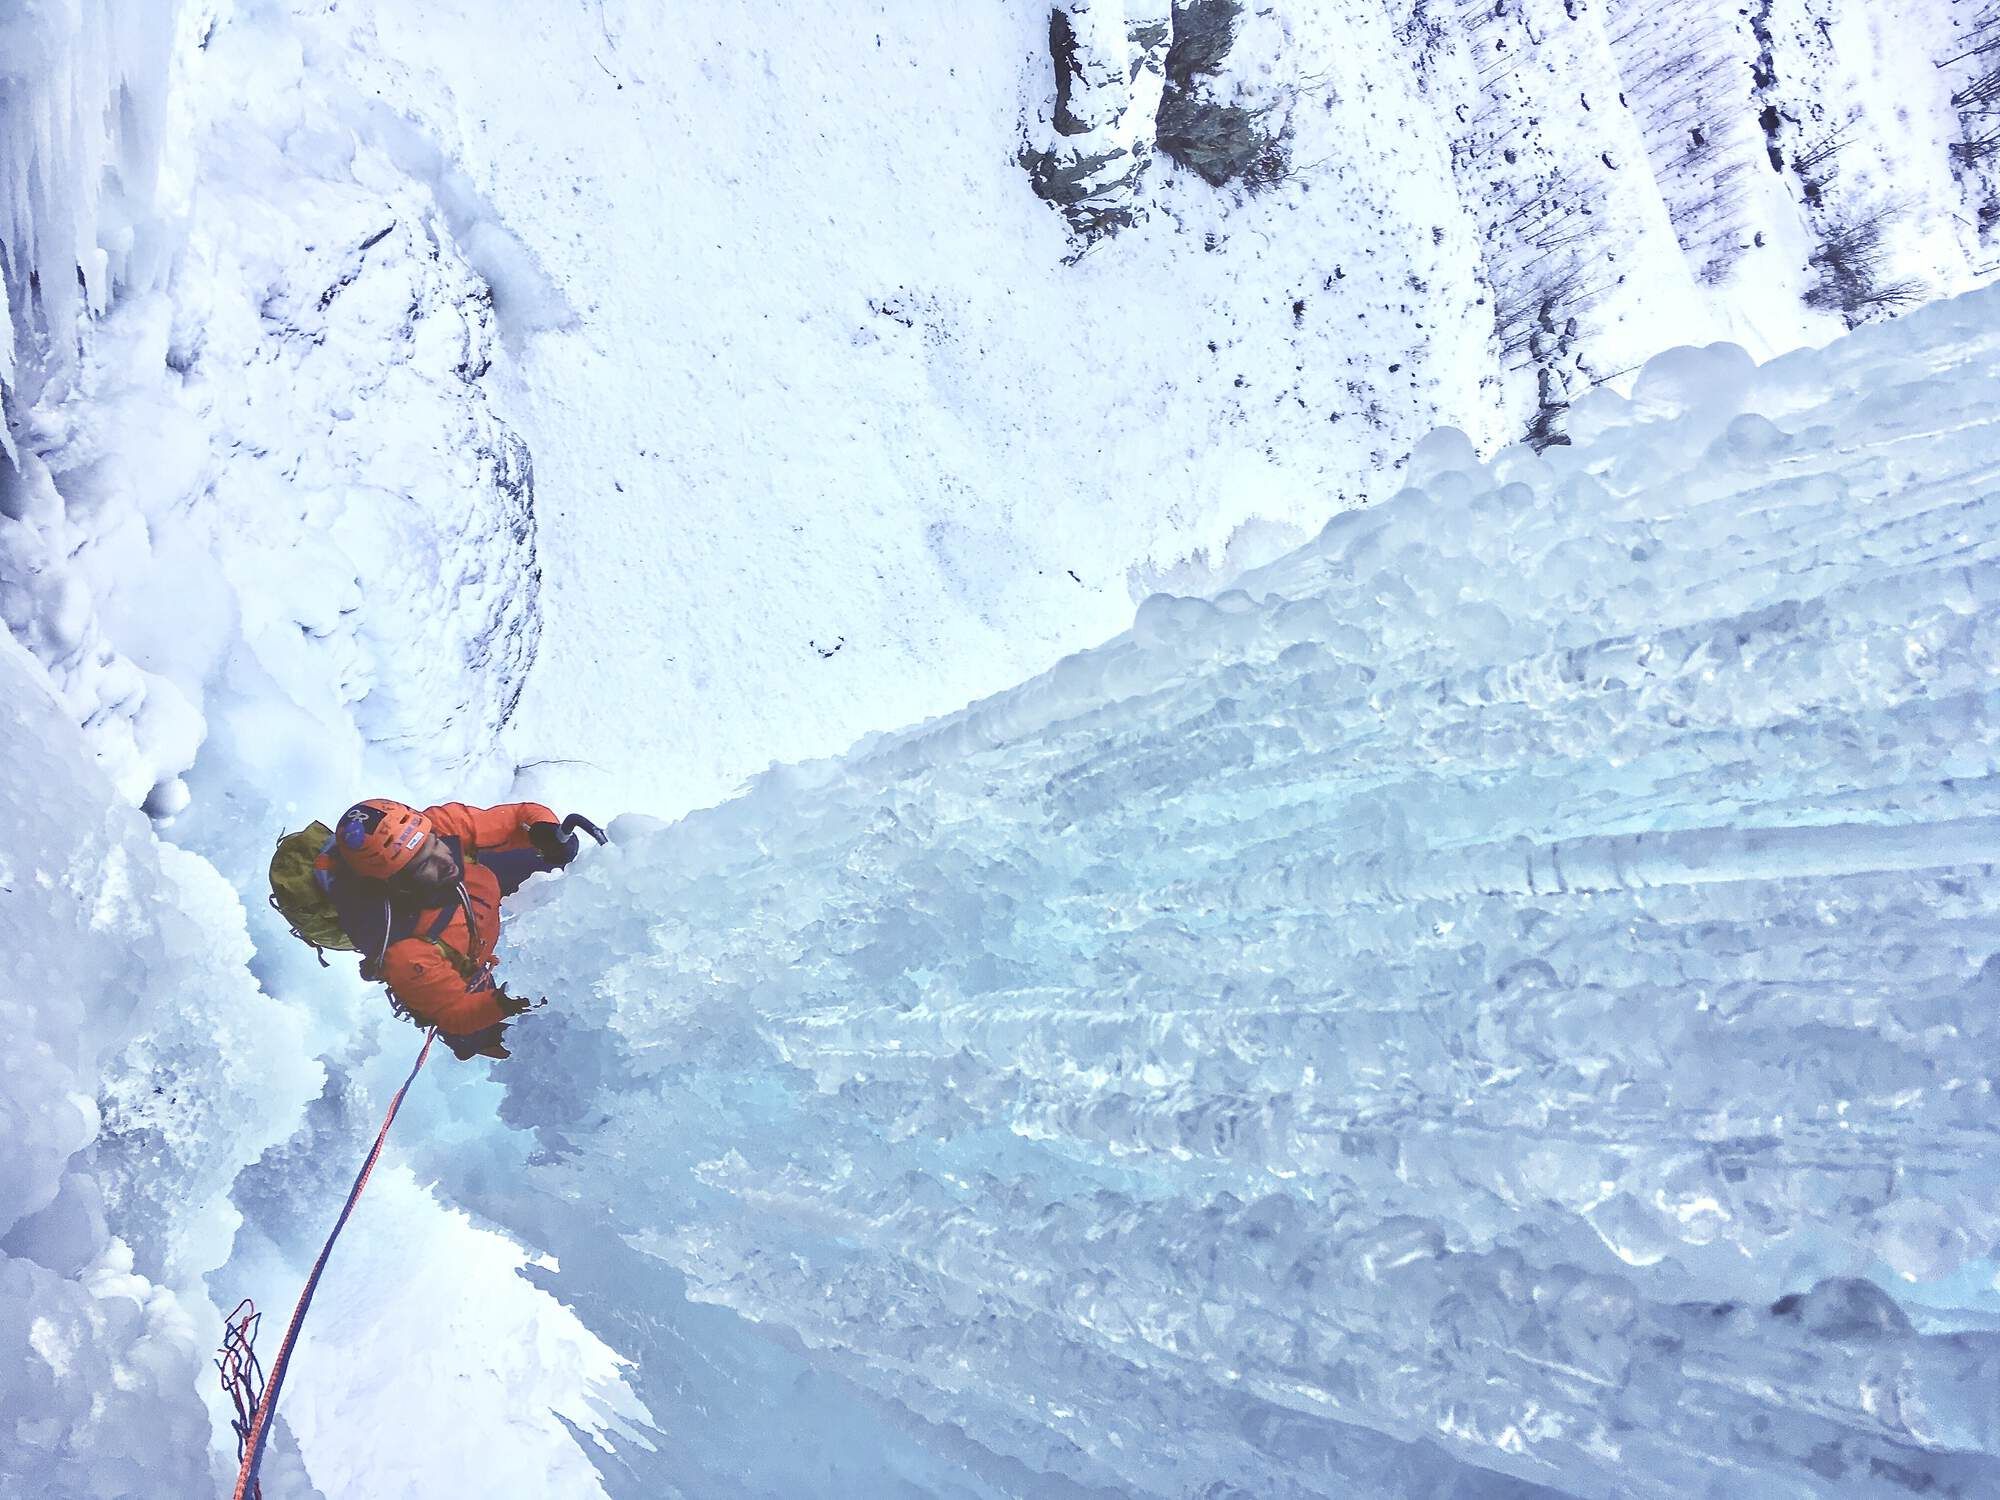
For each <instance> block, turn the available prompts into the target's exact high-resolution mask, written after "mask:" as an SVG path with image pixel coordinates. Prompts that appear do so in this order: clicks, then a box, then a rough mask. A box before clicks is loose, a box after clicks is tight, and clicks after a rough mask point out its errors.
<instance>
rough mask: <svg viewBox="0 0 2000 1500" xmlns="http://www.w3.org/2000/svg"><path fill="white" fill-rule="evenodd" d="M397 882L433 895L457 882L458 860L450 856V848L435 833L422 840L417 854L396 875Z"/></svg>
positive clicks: (424, 893)
mask: <svg viewBox="0 0 2000 1500" xmlns="http://www.w3.org/2000/svg"><path fill="white" fill-rule="evenodd" d="M396 881H397V884H399V885H402V886H404V887H405V888H406V889H408V890H410V891H412V892H416V893H418V894H422V895H433V894H436V893H437V892H439V891H445V890H449V889H450V888H451V887H452V886H454V885H456V884H457V883H458V861H457V860H456V859H454V858H453V857H452V853H451V849H450V847H449V846H447V845H446V843H445V841H444V840H443V839H441V838H439V837H438V836H437V835H436V834H432V835H431V836H430V837H429V838H427V839H425V840H424V843H423V847H422V848H420V849H419V850H417V856H416V858H415V859H413V860H411V861H410V862H409V863H408V864H407V865H404V866H403V868H402V871H401V873H400V874H398V875H397V877H396Z"/></svg>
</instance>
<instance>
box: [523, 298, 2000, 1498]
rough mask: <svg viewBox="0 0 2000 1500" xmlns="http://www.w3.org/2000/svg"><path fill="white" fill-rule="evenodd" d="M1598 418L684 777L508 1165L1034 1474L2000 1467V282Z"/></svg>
mask: <svg viewBox="0 0 2000 1500" xmlns="http://www.w3.org/2000/svg"><path fill="white" fill-rule="evenodd" d="M1573 427H1574V430H1575V431H1576V432H1577V433H1578V435H1579V443H1578V446H1577V447H1576V448H1574V449H1570V450H1563V449H1557V450H1552V451H1551V452H1550V453H1548V454H1547V455H1545V456H1543V457H1537V456H1535V455H1534V454H1532V453H1530V452H1528V451H1526V450H1518V449H1517V450H1510V451H1508V452H1506V453H1503V454H1501V455H1499V456H1498V457H1497V458H1496V459H1494V460H1493V461H1492V462H1490V463H1486V464H1481V463H1479V462H1477V461H1476V459H1475V457H1474V455H1473V454H1472V452H1471V450H1470V448H1469V446H1468V445H1466V444H1465V442H1464V441H1463V439H1461V438H1458V437H1456V436H1455V435H1453V434H1448V433H1447V434H1441V435H1440V436H1438V437H1436V438H1434V439H1432V440H1431V441H1429V442H1428V443H1426V444H1425V445H1424V447H1423V448H1422V449H1420V451H1419V452H1418V454H1417V455H1416V457H1415V458H1414V459H1413V461H1412V464H1411V468H1410V475H1409V478H1410V484H1411V487H1410V488H1409V489H1407V490H1406V491H1404V492H1403V493H1402V494H1400V495H1399V496H1397V497H1396V498H1395V499H1393V500H1391V501H1389V502H1387V503H1385V504H1382V505H1380V506H1377V507H1375V508H1373V509H1371V510H1367V511H1363V512H1357V513H1352V514H1346V515H1342V516H1339V517H1337V518H1336V519H1335V520H1334V521H1333V522H1332V523H1331V524H1329V525H1328V527H1327V528H1326V530H1325V532H1324V533H1323V534H1322V535H1321V536H1320V537H1319V538H1318V540H1317V541H1316V542H1314V543H1313V544H1312V545H1310V546H1308V547H1306V548H1304V549H1302V550H1301V551H1299V552H1298V553H1296V554H1295V555H1293V556H1291V557H1289V558H1287V559H1285V560H1283V561H1281V562H1280V563H1278V564H1276V565H1274V566H1272V567H1270V568H1268V569H1265V570H1263V571H1262V572H1261V573H1258V574H1255V575H1252V576H1249V577H1246V578H1244V579H1243V580H1241V582H1240V586H1239V587H1238V588H1236V589H1233V590H1232V591H1230V592H1229V593H1226V594H1223V595H1222V596H1220V597H1218V598H1215V599H1212V600H1207V599H1170V598H1155V599H1151V600H1149V601H1147V602H1146V603H1145V604H1144V605H1143V606H1142V607H1141V608H1140V609H1139V611H1138V616H1137V619H1136V621H1135V623H1134V626H1133V629H1132V631H1131V632H1130V633H1129V634H1128V635H1127V636H1124V637H1121V638H1120V639H1118V640H1116V641H1113V642H1111V643H1110V644H1108V645H1107V646H1105V647H1103V648H1102V649H1100V650H1097V651H1094V652H1088V653H1085V654H1083V655H1080V656H1077V657H1074V658H1071V659H1070V660H1067V661H1065V662H1063V663H1062V664H1060V665H1059V666H1057V667H1056V668H1055V669H1054V670H1053V671H1051V672H1049V673H1048V674H1047V675H1045V676H1043V677H1041V678H1038V679H1036V680H1034V681H1032V682H1029V683H1027V684H1025V685H1024V686H1022V687H1021V688H1019V689H1017V690H1016V691H1014V692H1011V693H1007V694H1004V695H1002V696H1000V697H997V698H995V699H992V700H990V701H988V702H985V703H981V704H978V705H975V706H974V707H972V708H970V709H968V710H966V711H965V712H963V713H961V714H958V715H956V716H953V717H951V718H947V719H944V720H939V721H936V722H933V723H931V724H927V725H924V726H922V727H920V728H917V729H913V730H910V731H907V732H904V733H900V734H894V735H888V736H883V737H879V738H876V739H873V740H871V741H868V742H865V743H863V744H862V745H860V746H858V747H856V749H855V750H854V751H853V752H852V753H851V754H849V755H848V756H847V757H845V758H843V759H840V760H837V761H832V762H826V763H822V764H815V765H810V766H805V767H800V768H791V769H783V770H774V771H772V772H771V773H769V774H768V775H766V776H765V777H763V778H762V779H761V780H760V781H759V782H758V783H756V784H755V785H754V786H752V787H751V788H750V789H749V790H748V791H747V792H746V794H745V795H744V796H742V797H741V798H740V799H738V800H736V801H734V802H731V803H729V804H727V805H725V806H722V807H719V808H717V809H714V810H712V811H710V812H705V813H702V814H699V815H696V816H694V817H691V818H688V819H686V820H685V821H683V822H681V823H678V824H675V825H672V826H670V827H659V826H653V827H644V826H640V825H639V824H637V823H635V822H631V821H628V822H627V823H626V824H625V825H624V826H623V827H621V829H620V830H619V833H620V837H619V838H618V840H617V842H616V843H615V844H614V846H613V847H612V848H611V849H609V850H607V851H604V852H603V853H601V854H599V855H598V856H597V857H595V858H591V859H587V860H585V861H584V862H582V863H580V864H579V866H578V867H577V868H576V869H575V870H574V871H572V873H571V874H570V875H569V876H567V877H565V879H563V880H562V881H559V882H553V883H549V884H548V885H547V886H546V887H544V888H541V889H540V890H539V891H537V892H532V893H531V894H530V900H531V901H533V902H534V903H535V904H534V905H533V907H532V909H531V910H529V911H528V912H526V913H525V914H524V915H523V916H522V917H521V918H520V919H519V920H518V922H517V923H516V925H515V926H514V927H513V929H512V936H511V937H510V940H509V941H510V944H511V950H512V956H511V958H510V960H509V964H510V969H511V971H512V973H513V975H514V978H515V981H516V983H517V987H519V988H522V989H524V990H526V991H528V992H530V993H536V992H542V991H546V992H547V993H548V994H549V995H550V996H551V997H552V999H553V1000H554V1002H555V1003H554V1004H553V1005H552V1007H551V1008H550V1009H549V1010H548V1011H545V1012H541V1013H538V1014H537V1015H536V1016H535V1017H533V1018H532V1020H531V1021H530V1022H527V1023H524V1024H523V1025H522V1026H521V1027H520V1028H519V1031H520V1042H519V1045H518V1047H517V1055H516V1057H515V1058H514V1060H513V1062H512V1063H511V1064H510V1065H508V1066H507V1067H506V1068H505V1069H504V1070H502V1076H503V1077H504V1078H505V1081H506V1085H507V1097H506V1102H505V1106H504V1113H505V1116H506V1118H507V1119H508V1120H509V1122H510V1123H512V1124H514V1125H516V1126H518V1127H522V1128H525V1129H529V1130H532V1131H534V1132H535V1133H536V1136H537V1150H538V1154H537V1156H536V1158H535V1160H534V1163H533V1164H532V1165H531V1166H530V1168H529V1169H528V1179H527V1184H528V1185H527V1188H526V1190H525V1192H524V1194H523V1195H522V1196H521V1197H520V1198H519V1199H518V1200H517V1201H516V1203H515V1204H514V1206H513V1208H512V1209H511V1210H510V1209H508V1208H507V1207H506V1206H505V1205H504V1204H503V1205H501V1206H500V1207H499V1208H498V1209H497V1210H496V1211H498V1212H500V1213H502V1215H503V1216H508V1215H509V1214H510V1213H511V1216H512V1217H513V1218H514V1219H515V1221H516V1222H517V1224H519V1225H521V1226H523V1227H524V1228H525V1229H528V1230H530V1231H531V1230H532V1229H533V1226H534V1224H535V1223H537V1222H540V1223H541V1224H542V1225H543V1226H544V1233H545V1234H546V1233H548V1232H550V1231H549V1230H548V1228H547V1226H548V1225H550V1224H552V1223H555V1222H557V1221H558V1220H559V1221H560V1222H562V1223H565V1224H568V1225H570V1226H571V1228H570V1229H569V1230H567V1231H566V1233H568V1234H569V1235H570V1237H571V1238H579V1237H581V1238H588V1239H591V1240H594V1241H598V1242H601V1243H604V1244H616V1245H617V1246H619V1247H620V1248H619V1251H618V1253H617V1255H616V1256H609V1257H605V1258H604V1262H605V1264H606V1265H611V1264H614V1263H615V1265H616V1267H617V1269H616V1272H615V1278H614V1279H613V1280H611V1281H608V1282H605V1283H604V1284H598V1283H596V1282H593V1281H591V1280H590V1273H589V1272H588V1271H587V1270H584V1269H581V1268H579V1269H578V1270H577V1271H576V1272H575V1273H574V1275H575V1279H574V1281H573V1283H572V1287H573V1290H574V1292H575V1294H576V1295H577V1297H578V1300H579V1303H580V1305H585V1304H587V1305H589V1306H590V1307H592V1308H594V1309H596V1312H595V1316H596V1317H597V1319H598V1321H599V1322H600V1324H601V1326H603V1327H604V1331H605V1332H606V1335H607V1336H608V1337H610V1338H611V1339H612V1340H613V1342H619V1332H618V1328H617V1326H616V1324H617V1321H618V1319H619V1318H620V1317H623V1318H627V1319H645V1318H653V1319H656V1320H658V1319H664V1320H669V1321H671V1320H676V1319H683V1320H684V1319H685V1318H686V1317H687V1314H688V1310H687V1308H686V1307H685V1304H684V1302H683V1289H684V1290H685V1295H686V1296H687V1297H691V1298H693V1299H695V1300H696V1301H698V1302H700V1303H704V1304H713V1305H714V1306H715V1307H718V1308H721V1309H728V1310H730V1311H732V1312H733V1313H734V1314H737V1315H740V1318H739V1319H738V1320H737V1321H732V1322H730V1323H729V1324H728V1325H727V1327H728V1329H730V1330H733V1331H732V1332H728V1333H726V1334H722V1333H718V1334H715V1336H716V1337H719V1338H740V1339H741V1340H744V1341H746V1344H745V1347H746V1348H747V1347H750V1346H752V1345H754V1344H758V1343H761V1344H763V1345H765V1346H767V1347H768V1348H770V1349H782V1350H784V1351H786V1352H785V1355H784V1358H785V1359H787V1360H790V1361H793V1362H794V1364H793V1365H792V1366H790V1367H789V1368H791V1369H792V1370H793V1374H792V1375H790V1376H787V1377H786V1378H796V1372H797V1369H798V1368H806V1369H809V1370H810V1371H811V1372H812V1373H813V1377H814V1379H816V1380H820V1381H825V1382H831V1383H832V1386H831V1388H833V1389H837V1390H839V1391H842V1392H847V1393H850V1394H851V1395H852V1399H853V1400H854V1401H855V1403H856V1408H855V1409H856V1410H863V1409H865V1410H867V1411H870V1412H872V1413H875V1414H876V1417H875V1418H871V1420H876V1419H879V1422H880V1423H881V1424H883V1425H882V1427H881V1428H877V1427H862V1426H857V1427H856V1428H854V1429H853V1431H854V1433H855V1438H854V1440H855V1442H856V1443H857V1444H858V1445H862V1446H866V1445H868V1444H871V1443H878V1442H881V1441H884V1439H882V1438H881V1437H880V1436H879V1433H880V1431H881V1430H888V1429H893V1430H894V1431H895V1432H897V1433H898V1434H900V1436H899V1437H898V1438H897V1439H896V1441H897V1442H907V1443H909V1444H911V1445H912V1446H913V1447H914V1448H915V1449H917V1450H921V1451H926V1452H932V1453H935V1454H936V1455H937V1461H938V1464H939V1465H940V1469H939V1472H956V1473H960V1474H962V1475H964V1476H967V1478H966V1483H967V1484H968V1485H974V1484H976V1485H978V1486H979V1487H980V1489H981V1492H988V1493H1015V1494H1037V1493H1060V1492H1063V1490H1062V1488H1061V1487H1062V1486H1067V1485H1077V1486H1087V1487H1091V1488H1094V1489H1099V1490H1102V1491H1104V1492H1107V1493H1113V1494H1125V1495H1141V1496H1162V1497H1165V1496H1176V1497H1178V1496H1192V1495H1201V1496H1212V1497H1221V1496H1239V1495H1240V1496H1253V1495H1254V1496H1259V1497H1303V1496H1348V1495H1367V1496H1410V1497H1415V1496H1438V1495H1462V1496H1475V1495H1476V1496H1489V1495H1504V1494H1515V1493H1520V1494H1526V1493H1532V1492H1536V1491H1537V1490H1538V1489H1545V1490H1546V1491H1548V1492H1553V1493H1560V1494H1569V1495H1578V1496H1593V1497H1609V1496H1659V1497H1669V1496H1671V1497H1685V1496H1698V1495H1729V1496H1731V1497H1743V1496H1751V1495H1755V1496H1808V1495H1833V1494H1838V1495H1842V1496H1876V1495H1904V1494H1910V1493H1924V1494H1930V1495H1958V1496H1974V1495H1992V1494H2000V1336H1996V1333H1995V1331H1994V1330H1995V1328H1996V1327H2000V1295H1996V1292H1995V1289H1994V1278H1995V1269H1996V1267H1995V1261H1994V1250H1995V1246H1996V1242H2000V1114H1996V1111H1995V1099H1994V1084H1995V1077H1996V1073H2000V1050H1996V1046H1995V1035H1996V1028H2000V962H1996V961H1995V959H1994V956H1995V954H1996V953H2000V920H1996V918H1997V917H2000V911H1997V910H1996V908H2000V891H1997V890H1996V885H1995V881H1994V879H1993V867H1992V862H1993V861H1994V860H1995V859H1996V857H2000V775H1996V772H2000V733H1996V730H2000V671H1996V662H1997V661H2000V297H1996V296H1995V295H1993V294H1990V293H1988V294H1979V295H1975V296H1971V297H1967V298H1964V299H1962V300H1959V301H1957V302H1952V303H1944V304H1939V305H1936V306H1933V307H1931V308H1928V309H1926V310H1924V311H1922V312H1919V313H1916V314H1913V315H1911V316H1910V317H1908V318H1906V319H1904V320H1902V321H1901V322H1900V323H1898V324H1896V325H1893V326H1890V327H1884V328H1878V329H1873V330H1868V331H1865V332H1863V333H1861V334H1857V335H1855V336H1853V337H1850V338H1848V339H1846V340H1844V341H1842V342H1841V343H1839V344H1837V345H1835V346H1833V347H1832V348H1830V349H1828V350H1826V351H1822V352H1817V353H1805V354H1800V355H1796V356H1792V357H1789V358H1786V359H1783V360H1779V361H1777V362H1775V363H1774V364H1771V365H1768V366H1766V367H1764V368H1762V369H1757V368H1754V367H1753V366H1752V365H1751V362H1750V361H1749V360H1748V358H1747V357H1746V356H1744V355H1742V354H1741V352H1740V351H1736V350H1732V349H1727V348H1721V347H1717V348H1712V349H1708V350H1701V351H1694V350H1683V351H1677V352H1675V353H1672V354H1669V355H1665V356H1662V357H1661V358H1660V359H1658V360H1655V361H1654V362H1653V363H1652V364H1650V365H1649V366H1648V367H1647V368H1646V370H1645V372H1644V373H1643V375H1642V376H1641V377H1640V378H1639V380H1638V383H1637V386H1636V388H1635V390H1634V392H1633V395H1632V398H1631V399H1630V400H1629V401H1625V400H1621V399H1620V398H1617V397H1615V396H1611V395H1609V394H1603V395H1599V396H1596V397H1593V398H1592V399H1591V400H1589V401H1588V402H1586V403H1584V404H1583V405H1581V406H1579V408H1578V409H1577V410H1576V412H1575V414H1574V421H1573ZM584 1226H587V1228H585V1227H584ZM628 1252H629V1253H628ZM562 1280H563V1278H560V1277H559V1278H557V1281H558V1283H560V1282H561V1281H562ZM559 1289H560V1288H559ZM614 1307H615V1308H617V1309H619V1310H620V1311H619V1312H618V1313H616V1314H615V1315H614V1314H611V1313H609V1312H607V1311H606V1309H609V1308H614ZM718 1326H719V1325H718ZM626 1342H627V1343H628V1344H629V1343H630V1340H629V1339H628V1340H626ZM643 1376H644V1380H645V1382H646V1394H647V1398H648V1400H649V1401H650V1402H651V1403H652V1404H653V1407H654V1410H655V1413H656V1414H657V1415H658V1416H659V1418H660V1422H661V1427H662V1430H663V1433H664V1434H665V1437H666V1442H665V1444H664V1445H663V1449H662V1456H661V1457H660V1458H659V1460H658V1462H659V1463H661V1464H662V1465H664V1466H665V1467H663V1468H662V1469H661V1470H660V1472H661V1473H662V1474H665V1475H670V1476H671V1477H673V1479H674V1480H675V1482H677V1483H679V1484H680V1485H681V1487H682V1488H683V1489H685V1490H686V1491H687V1492H688V1493H696V1494H720V1493H739V1492H740V1493H762V1492H764V1489H763V1488H762V1486H764V1485H765V1484H766V1483H767V1481H769V1480H770V1472H769V1471H768V1470H767V1468H766V1467H765V1466H766V1465H767V1463H769V1462H773V1461H774V1460H771V1459H770V1452H769V1445H768V1443H767V1442H760V1431H768V1428H767V1427H765V1426H764V1425H763V1419H760V1420H759V1421H758V1422H756V1423H751V1422H746V1421H744V1420H743V1419H742V1418H741V1417H740V1416H738V1415H736V1414H735V1413H734V1411H733V1408H734V1407H736V1406H737V1405H738V1403H737V1402H735V1401H734V1400H733V1399H732V1398H729V1397H727V1396H726V1394H725V1395H723V1396H718V1395H717V1388H716V1387H714V1386H713V1385H710V1386H707V1387H705V1386H704V1384H703V1378H704V1377H703V1375H702V1371H701V1369H700V1367H699V1365H698V1364H695V1363H692V1362H690V1363H683V1364H675V1363H674V1360H673V1357H672V1356H671V1354H670V1352H669V1353H663V1354H662V1355H661V1356H660V1359H659V1360H658V1361H656V1362H654V1363H652V1364H650V1365H649V1366H648V1368H646V1369H645V1370H644V1372H643ZM774 1378H775V1377H774ZM772 1409H776V1410H782V1402H781V1401H780V1402H778V1403H777V1405H776V1406H775V1407H774V1408H772ZM904 1472H906V1473H908V1472H910V1471H908V1470H905V1471H904ZM931 1484H932V1482H931V1481H929V1480H926V1479H924V1478H923V1477H922V1476H921V1475H920V1474H919V1475H917V1476H916V1477H914V1478H911V1479H910V1480H909V1485H910V1488H909V1489H908V1491H907V1492H909V1493H930V1492H933V1489H932V1488H927V1486H931ZM832 1492H833V1491H828V1493H832Z"/></svg>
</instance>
